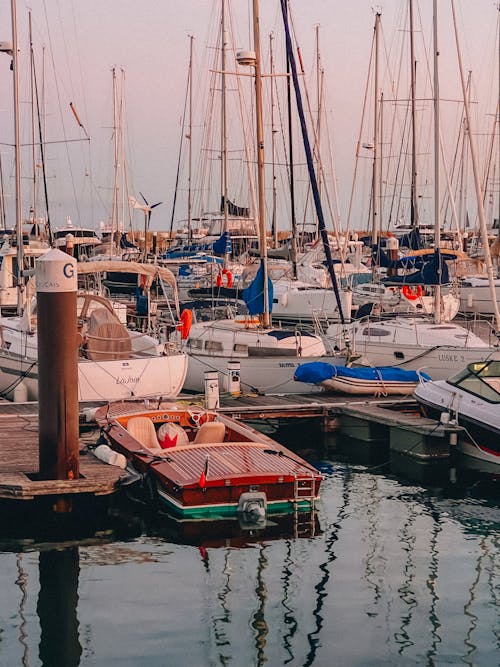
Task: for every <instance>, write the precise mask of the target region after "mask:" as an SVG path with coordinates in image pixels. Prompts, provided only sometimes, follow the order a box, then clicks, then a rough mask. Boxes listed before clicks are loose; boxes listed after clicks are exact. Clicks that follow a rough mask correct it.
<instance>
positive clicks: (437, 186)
mask: <svg viewBox="0 0 500 667" xmlns="http://www.w3.org/2000/svg"><path fill="white" fill-rule="evenodd" d="M452 2H453V0H452ZM433 47H434V247H435V250H436V252H437V254H438V260H439V265H438V269H437V274H438V284H437V285H436V287H435V291H434V319H435V321H436V323H437V324H439V323H440V322H441V254H440V250H439V246H440V241H441V219H440V199H441V183H440V171H439V136H440V118H439V66H438V57H439V47H438V20H437V0H433Z"/></svg>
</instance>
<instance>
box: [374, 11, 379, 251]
mask: <svg viewBox="0 0 500 667" xmlns="http://www.w3.org/2000/svg"><path fill="white" fill-rule="evenodd" d="M379 58H380V14H379V13H377V14H375V104H374V108H375V114H374V119H373V122H374V137H373V183H372V200H373V203H372V245H373V246H376V244H377V242H378V230H379V226H380V212H379V206H380V201H379V196H378V194H379V157H378V152H379V141H380V137H379V134H380V125H379V123H380V97H379V63H380V60H379Z"/></svg>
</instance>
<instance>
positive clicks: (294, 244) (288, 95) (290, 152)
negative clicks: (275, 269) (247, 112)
mask: <svg viewBox="0 0 500 667" xmlns="http://www.w3.org/2000/svg"><path fill="white" fill-rule="evenodd" d="M283 11H284V12H285V16H286V17H288V0H287V2H285V5H284V8H283ZM287 20H288V19H287ZM286 74H287V77H286V105H287V123H288V155H289V160H290V209H291V217H292V251H291V260H292V276H293V278H294V279H297V250H298V248H297V215H296V211H295V173H294V155H293V124H292V81H291V78H292V74H291V68H290V56H289V54H288V50H287V52H286Z"/></svg>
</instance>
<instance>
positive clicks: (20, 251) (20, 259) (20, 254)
mask: <svg viewBox="0 0 500 667" xmlns="http://www.w3.org/2000/svg"><path fill="white" fill-rule="evenodd" d="M11 20H12V65H13V70H14V71H13V86H14V146H15V163H16V164H15V180H16V236H17V281H18V290H17V314H18V315H21V313H22V310H23V300H24V295H23V291H24V282H23V264H24V248H23V219H22V190H21V139H20V127H19V125H20V119H19V67H18V62H19V59H18V50H17V11H16V0H11Z"/></svg>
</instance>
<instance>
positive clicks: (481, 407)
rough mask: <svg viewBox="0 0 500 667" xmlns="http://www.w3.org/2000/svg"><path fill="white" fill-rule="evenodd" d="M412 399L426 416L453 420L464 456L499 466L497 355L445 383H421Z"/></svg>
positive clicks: (499, 365) (499, 360) (499, 368)
mask: <svg viewBox="0 0 500 667" xmlns="http://www.w3.org/2000/svg"><path fill="white" fill-rule="evenodd" d="M414 396H415V398H416V399H417V401H418V402H419V403H420V405H421V406H422V409H423V410H424V412H425V413H426V414H427V415H428V416H430V417H433V418H437V419H441V421H449V420H455V421H456V422H457V423H458V424H459V425H460V426H462V427H463V431H462V432H461V434H460V435H459V439H458V446H459V448H460V450H461V451H462V452H463V453H464V454H466V455H468V456H472V457H474V458H476V459H481V460H483V461H488V462H489V463H496V464H500V356H499V355H498V354H496V355H494V357H493V358H490V359H488V360H486V361H477V362H474V363H470V364H468V365H467V366H466V367H465V368H464V369H463V370H461V371H460V372H459V373H457V374H456V375H454V376H452V377H450V378H449V379H448V380H439V381H432V382H426V383H423V384H420V385H418V386H417V388H416V389H415V391H414ZM443 415H444V416H443Z"/></svg>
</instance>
